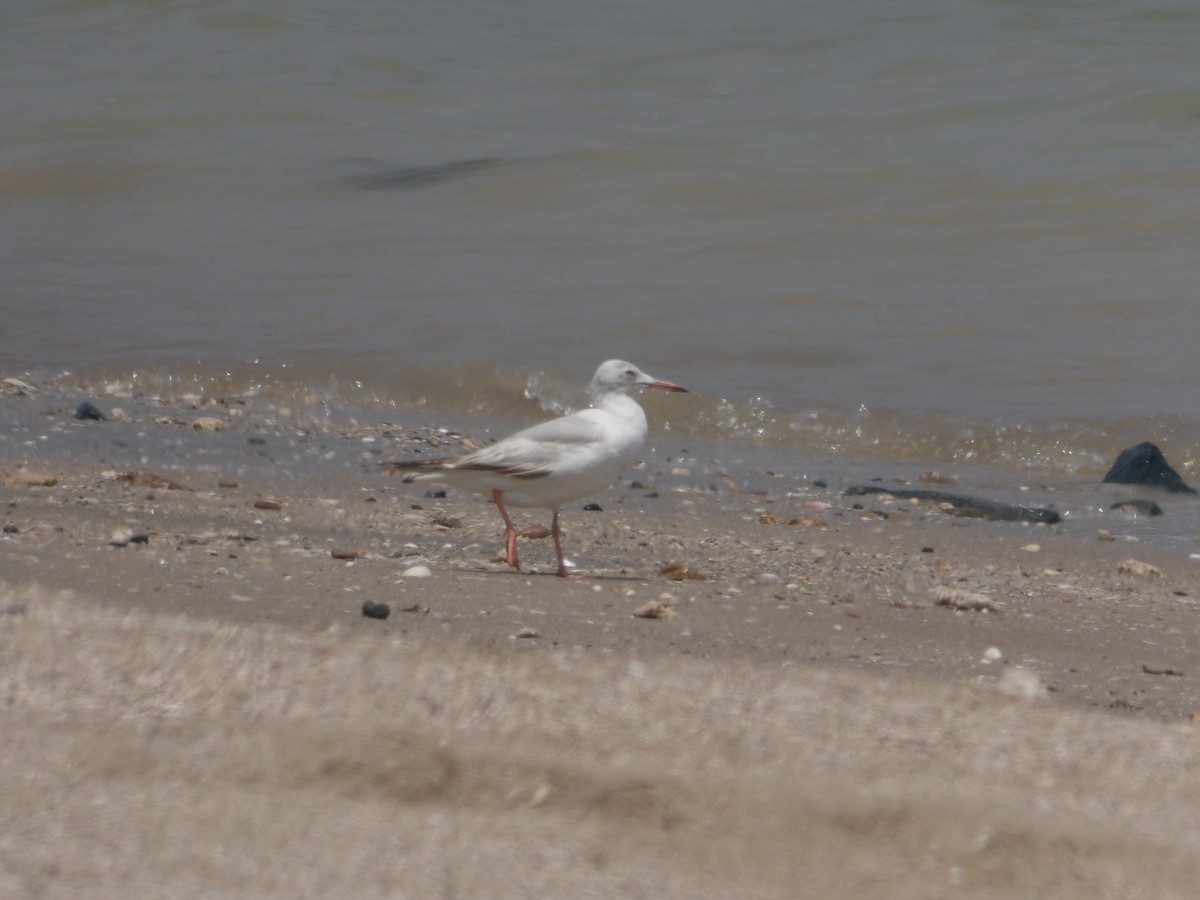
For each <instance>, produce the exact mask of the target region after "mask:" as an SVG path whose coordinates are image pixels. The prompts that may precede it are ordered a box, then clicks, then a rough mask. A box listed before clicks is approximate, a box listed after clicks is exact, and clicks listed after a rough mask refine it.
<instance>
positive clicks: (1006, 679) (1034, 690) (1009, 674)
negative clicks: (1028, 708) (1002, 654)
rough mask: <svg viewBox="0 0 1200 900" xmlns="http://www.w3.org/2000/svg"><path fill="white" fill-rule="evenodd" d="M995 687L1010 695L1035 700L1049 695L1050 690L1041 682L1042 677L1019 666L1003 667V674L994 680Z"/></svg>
mask: <svg viewBox="0 0 1200 900" xmlns="http://www.w3.org/2000/svg"><path fill="white" fill-rule="evenodd" d="M996 688H997V689H998V690H999V691H1000V692H1001V693H1004V694H1008V695H1009V696H1010V697H1019V698H1020V699H1022V700H1037V699H1039V698H1044V697H1049V696H1050V692H1049V691H1048V690H1047V689H1046V686H1045V685H1044V684H1042V679H1040V678H1038V677H1037V675H1035V674H1034V673H1033V672H1030V671H1029V670H1028V669H1022V668H1021V667H1020V666H1014V667H1013V668H1011V669H1005V670H1004V674H1003V675H1001V676H1000V678H999V679H998V680H997V682H996Z"/></svg>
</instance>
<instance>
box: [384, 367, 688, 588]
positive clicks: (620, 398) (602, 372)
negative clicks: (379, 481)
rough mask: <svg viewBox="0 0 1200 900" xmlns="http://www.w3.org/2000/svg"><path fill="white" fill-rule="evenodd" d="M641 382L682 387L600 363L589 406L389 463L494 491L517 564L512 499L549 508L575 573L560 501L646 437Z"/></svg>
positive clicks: (608, 479)
mask: <svg viewBox="0 0 1200 900" xmlns="http://www.w3.org/2000/svg"><path fill="white" fill-rule="evenodd" d="M642 388H655V389H657V390H660V391H683V392H685V393H686V391H687V388H683V387H680V386H679V385H677V384H673V383H672V382H670V381H660V380H659V379H657V378H651V377H650V376H649V375H647V374H646V373H645V372H643V371H642V370H641V369H639V368H638V367H637V366H635V365H633V364H632V363H628V362H625V361H624V360H620V359H610V360H608V361H607V362H604V363H601V364H600V367H599V368H598V369H596V374H595V375H594V376H593V377H592V384H591V387H590V388H589V393H590V395H591V398H592V405H591V406H590V407H588V408H587V409H581V410H579V411H578V412H574V413H571V414H570V415H567V416H561V417H559V418H557V419H551V420H550V421H548V422H542V423H541V424H539V425H533V426H531V427H529V428H525V429H523V430H521V431H518V432H517V433H516V434H512V435H509V436H508V437H506V438H504V439H503V440H500V441H497V442H496V443H495V444H491V445H489V446H487V447H484V448H482V449H480V450H476V451H475V452H474V453H470V454H468V455H466V456H461V457H458V458H456V459H430V460H420V461H413V462H407V461H406V462H397V463H390V464H389V466H390V467H391V468H394V469H408V470H416V471H419V472H420V474H418V475H416V476H415V477H413V478H412V479H411V480H414V481H440V482H443V483H446V484H450V485H457V486H459V487H464V488H468V489H471V490H475V491H479V492H480V493H484V494H487V493H490V494H491V497H492V502H493V503H495V504H496V509H497V510H499V512H500V518H502V519H503V520H504V549H505V559H506V561H507V562H508V564H509V565H510V566H512V567H513V568H514V569H516V570H517V571H520V570H521V560H520V557H519V556H518V554H517V529H516V528H515V527H513V523H512V519H511V518H510V517H509V515H508V509H507V507H509V506H516V507H534V508H538V509H549V510H551V511H552V513H553V515H552V517H551V520H550V534H551V535H552V536H553V537H554V552H555V553H556V554H557V556H558V572H557V574H558V575H560V576H563V577H565V576H567V575H569V574H571V573H570V572H568V570H567V563H566V560H565V559H564V558H563V549H562V536H561V532H560V530H559V525H558V511H559V508H560V507H561V506H562V505H563V504H564V503H566V502H568V501H570V500H578V499H579V498H581V497H586V496H587V495H588V494H593V493H595V492H596V491H599V490H602V489H603V488H605V487H607V486H608V485H610V484H612V483H613V481H615V480H616V478H617V474H618V473H619V472H620V470H621V468H622V467H623V466H625V465H626V464H628V463H630V462H631V461H632V460H633V458H634V457H635V456H636V454H637V452H638V450H640V449H641V447H642V444H644V443H645V441H646V413H645V412H644V411H643V410H642V407H641V405H640V404H639V403H638V402H637V401H636V400H635V399H634V398H633V396H632V395H633V394H634V393H636V392H638V391H640V390H641V389H642Z"/></svg>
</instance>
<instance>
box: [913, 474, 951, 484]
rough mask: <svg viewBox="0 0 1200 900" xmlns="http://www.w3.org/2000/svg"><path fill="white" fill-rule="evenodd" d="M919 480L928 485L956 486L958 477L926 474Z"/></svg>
mask: <svg viewBox="0 0 1200 900" xmlns="http://www.w3.org/2000/svg"><path fill="white" fill-rule="evenodd" d="M918 480H920V481H923V482H925V483H926V484H954V483H955V482H956V481H958V476H957V475H943V474H942V473H941V472H925V473H924V474H923V475H921V477H920V478H919V479H918Z"/></svg>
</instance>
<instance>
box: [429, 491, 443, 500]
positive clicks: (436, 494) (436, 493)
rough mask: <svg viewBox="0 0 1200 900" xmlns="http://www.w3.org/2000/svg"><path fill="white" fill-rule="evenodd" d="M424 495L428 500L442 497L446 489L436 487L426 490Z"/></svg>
mask: <svg viewBox="0 0 1200 900" xmlns="http://www.w3.org/2000/svg"><path fill="white" fill-rule="evenodd" d="M425 496H426V497H428V498H429V499H430V500H440V499H441V498H442V497H445V496H446V489H445V488H437V489H435V490H432V491H426V492H425Z"/></svg>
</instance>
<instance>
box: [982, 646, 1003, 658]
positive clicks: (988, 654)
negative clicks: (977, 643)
mask: <svg viewBox="0 0 1200 900" xmlns="http://www.w3.org/2000/svg"><path fill="white" fill-rule="evenodd" d="M1003 658H1004V654H1003V653H1001V652H1000V648H999V647H988V648H987V649H986V650H984V651H983V659H984V662H995V661H996V660H998V659H1003Z"/></svg>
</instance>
